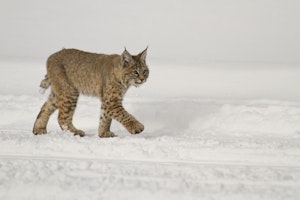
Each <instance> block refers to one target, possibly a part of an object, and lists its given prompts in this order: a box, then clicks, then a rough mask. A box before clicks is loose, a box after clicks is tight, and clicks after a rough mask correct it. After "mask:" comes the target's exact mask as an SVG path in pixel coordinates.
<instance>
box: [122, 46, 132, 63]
mask: <svg viewBox="0 0 300 200" xmlns="http://www.w3.org/2000/svg"><path fill="white" fill-rule="evenodd" d="M132 59H133V58H132V56H131V55H130V53H129V52H128V51H127V50H126V48H125V50H124V51H123V53H122V55H121V60H122V65H123V66H127V65H128V63H130V62H131V61H132Z"/></svg>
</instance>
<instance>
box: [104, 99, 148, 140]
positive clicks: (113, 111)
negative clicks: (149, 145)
mask: <svg viewBox="0 0 300 200" xmlns="http://www.w3.org/2000/svg"><path fill="white" fill-rule="evenodd" d="M102 108H103V111H104V112H105V113H106V114H107V115H108V116H109V117H110V118H114V119H115V120H117V121H118V122H120V123H121V124H122V125H123V126H124V127H125V128H126V129H127V130H128V132H130V133H131V134H138V133H140V132H142V131H143V130H144V125H143V124H141V123H140V122H139V121H138V120H136V119H135V118H134V117H133V116H132V115H131V114H129V113H128V112H127V111H126V110H125V109H124V107H123V106H122V102H121V101H120V100H118V101H106V102H104V103H103V106H102Z"/></svg>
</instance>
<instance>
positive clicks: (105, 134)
mask: <svg viewBox="0 0 300 200" xmlns="http://www.w3.org/2000/svg"><path fill="white" fill-rule="evenodd" d="M114 136H115V134H114V133H113V132H110V131H104V132H101V133H99V137H101V138H106V137H114Z"/></svg>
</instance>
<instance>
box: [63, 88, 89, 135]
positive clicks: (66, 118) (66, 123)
mask: <svg viewBox="0 0 300 200" xmlns="http://www.w3.org/2000/svg"><path fill="white" fill-rule="evenodd" d="M78 97H79V92H78V91H77V90H76V89H74V88H72V89H71V88H69V90H68V91H66V92H64V93H63V95H62V96H60V97H58V110H59V113H58V123H59V125H60V127H61V129H62V130H63V131H67V130H68V131H70V132H72V133H74V135H79V136H80V137H83V136H84V135H85V133H84V131H82V130H79V129H77V128H75V126H74V125H73V122H72V121H73V115H74V112H75V108H76V104H77V100H78Z"/></svg>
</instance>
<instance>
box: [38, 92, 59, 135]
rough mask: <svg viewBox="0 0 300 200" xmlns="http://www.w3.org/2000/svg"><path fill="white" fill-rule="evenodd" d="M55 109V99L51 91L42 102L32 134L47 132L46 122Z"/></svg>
mask: <svg viewBox="0 0 300 200" xmlns="http://www.w3.org/2000/svg"><path fill="white" fill-rule="evenodd" d="M56 109H57V99H56V95H55V93H54V92H53V91H51V93H50V95H49V98H48V100H47V101H46V102H45V103H44V105H43V106H42V108H41V111H40V112H39V114H38V116H37V118H36V121H35V123H34V126H33V131H32V132H33V134H35V135H40V134H46V133H47V129H46V127H47V124H48V121H49V118H50V116H51V115H52V113H54V111H55V110H56Z"/></svg>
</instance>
